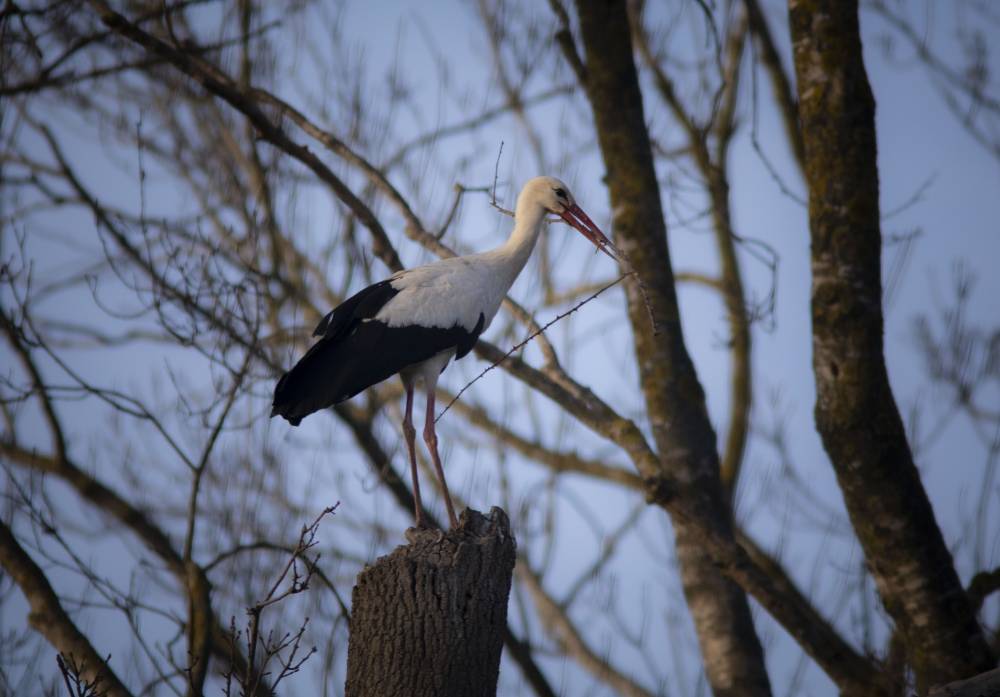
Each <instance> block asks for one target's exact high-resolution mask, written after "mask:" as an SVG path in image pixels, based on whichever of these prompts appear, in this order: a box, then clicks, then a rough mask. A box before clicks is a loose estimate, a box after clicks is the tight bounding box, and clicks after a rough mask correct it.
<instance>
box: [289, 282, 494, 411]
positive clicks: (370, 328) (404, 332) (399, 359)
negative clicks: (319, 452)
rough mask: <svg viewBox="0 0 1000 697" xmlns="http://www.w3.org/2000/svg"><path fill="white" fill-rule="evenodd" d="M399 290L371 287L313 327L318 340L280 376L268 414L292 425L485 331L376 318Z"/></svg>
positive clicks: (462, 347)
mask: <svg viewBox="0 0 1000 697" xmlns="http://www.w3.org/2000/svg"><path fill="white" fill-rule="evenodd" d="M396 293H398V291H397V290H396V289H395V288H393V287H392V286H391V285H390V282H389V281H382V282H381V283H376V284H375V285H373V286H369V287H368V288H365V289H364V290H362V291H360V292H359V293H357V294H356V295H354V296H352V297H351V298H349V299H348V300H346V301H345V302H344V303H343V304H341V305H339V306H338V307H337V308H336V309H334V310H333V311H332V312H330V313H329V314H328V315H327V316H326V317H324V318H323V320H322V321H321V322H320V323H319V325H318V326H317V327H316V331H315V332H313V335H314V336H319V337H320V339H319V341H317V342H316V343H315V344H313V346H312V348H310V349H309V351H307V352H306V354H305V355H304V356H303V357H302V359H301V360H300V361H299V362H298V363H296V364H295V367H293V368H292V369H291V370H289V371H288V372H287V373H285V374H284V375H283V376H282V378H281V379H280V380H279V381H278V384H277V386H276V387H275V390H274V403H273V407H272V410H271V416H276V415H281V416H283V417H284V418H285V419H287V420H288V422H289V423H291V424H292V425H293V426H298V424H299V422H300V421H302V419H303V418H304V417H306V416H308V415H309V414H312V413H313V412H315V411H318V410H320V409H324V408H326V407H329V406H332V405H334V404H339V403H340V402H343V401H345V400H347V399H350V398H351V397H353V396H354V395H356V394H358V393H359V392H361V391H362V390H364V389H365V388H367V387H370V386H372V385H374V384H376V383H378V382H381V381H382V380H385V379H386V378H388V377H390V376H392V375H395V374H396V373H398V372H399V371H400V370H402V369H403V368H405V367H406V366H408V365H413V364H414V363H419V362H421V361H424V360H427V359H428V358H430V357H432V356H434V355H436V354H438V353H440V352H441V351H445V350H447V349H450V348H454V349H455V355H456V356H457V357H458V358H461V357H462V356H464V355H466V354H467V353H468V352H469V351H470V350H471V349H472V347H473V346H474V345H475V343H476V339H477V338H478V336H479V333H480V332H482V330H483V325H484V323H485V317H484V316H483V315H482V314H480V317H479V322H478V323H477V324H476V327H475V328H474V329H473V331H472V332H470V331H468V330H466V329H464V328H462V327H461V326H458V325H456V326H454V327H451V328H450V329H441V328H436V327H421V326H418V325H411V326H396V327H390V326H389V325H387V324H386V323H385V322H382V321H379V320H376V319H374V317H375V315H377V314H378V312H379V310H381V309H382V307H383V306H385V304H386V303H388V302H389V301H390V300H391V299H392V298H393V297H394V296H395V295H396Z"/></svg>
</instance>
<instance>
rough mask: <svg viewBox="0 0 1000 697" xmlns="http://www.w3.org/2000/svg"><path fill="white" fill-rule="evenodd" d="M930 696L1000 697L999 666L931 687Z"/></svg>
mask: <svg viewBox="0 0 1000 697" xmlns="http://www.w3.org/2000/svg"><path fill="white" fill-rule="evenodd" d="M930 697H1000V668H997V669H996V670H991V671H989V672H988V673H982V674H980V675H977V676H975V677H973V678H969V679H968V680H959V681H957V682H951V683H948V684H947V685H938V686H936V687H932V688H931V693H930Z"/></svg>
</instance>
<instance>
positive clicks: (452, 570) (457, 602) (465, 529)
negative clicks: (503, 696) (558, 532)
mask: <svg viewBox="0 0 1000 697" xmlns="http://www.w3.org/2000/svg"><path fill="white" fill-rule="evenodd" d="M408 537H409V539H410V544H408V545H404V546H401V547H397V548H396V549H395V551H393V552H392V554H389V555H387V556H384V557H382V558H381V559H379V560H378V561H376V562H375V564H373V565H372V566H370V567H368V568H366V569H365V570H364V571H362V572H361V573H360V574H359V575H358V580H357V584H356V585H355V586H354V595H353V601H352V615H351V638H350V641H349V645H348V651H347V688H346V695H347V697H397V696H398V697H494V696H495V695H496V689H497V677H498V676H499V672H500V651H501V649H502V648H503V636H504V630H505V628H506V621H507V598H508V596H509V594H510V583H511V576H512V574H513V571H514V557H515V550H516V544H515V541H514V538H513V537H511V534H510V523H509V521H508V519H507V514H506V513H504V512H503V511H502V510H500V509H499V508H496V507H494V508H493V509H492V510H491V511H490V514H489V516H483V515H482V514H481V513H478V512H476V511H472V510H469V509H466V510H465V512H463V513H462V517H461V520H460V522H459V526H458V528H456V529H455V530H449V531H447V532H443V531H440V530H422V531H416V530H412V531H410V533H409V535H408Z"/></svg>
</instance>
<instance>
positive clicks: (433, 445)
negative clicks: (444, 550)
mask: <svg viewBox="0 0 1000 697" xmlns="http://www.w3.org/2000/svg"><path fill="white" fill-rule="evenodd" d="M424 442H425V443H427V449H428V450H430V451H431V459H433V460H434V469H436V470H437V476H438V481H440V482H441V491H442V492H444V504H445V506H447V507H448V519H449V520H450V521H451V527H453V528H457V527H458V516H456V515H455V507H454V506H452V504H451V494H449V493H448V484H447V482H445V480H444V468H443V467H441V457H440V456H439V455H438V439H437V433H435V431H434V390H433V388H431V389H429V390H428V391H427V419H426V420H425V421H424Z"/></svg>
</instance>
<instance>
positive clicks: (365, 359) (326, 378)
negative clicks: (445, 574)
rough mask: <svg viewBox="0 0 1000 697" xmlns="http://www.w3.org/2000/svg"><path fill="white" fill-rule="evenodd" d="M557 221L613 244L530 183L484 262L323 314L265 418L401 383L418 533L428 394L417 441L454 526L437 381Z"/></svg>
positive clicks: (397, 283) (552, 191) (561, 194)
mask: <svg viewBox="0 0 1000 697" xmlns="http://www.w3.org/2000/svg"><path fill="white" fill-rule="evenodd" d="M549 212H552V213H556V214H557V215H560V216H562V217H563V218H564V219H565V220H566V221H567V222H569V223H570V224H572V225H573V226H574V227H576V228H577V229H578V230H580V232H581V233H583V234H584V235H585V236H586V237H587V238H588V239H590V240H591V241H592V242H593V243H594V244H595V245H597V247H598V248H599V249H601V250H602V251H605V252H606V251H607V249H606V248H607V247H610V248H611V249H613V246H611V243H610V242H609V241H608V240H607V238H606V237H604V235H603V234H602V233H601V232H600V230H598V229H597V227H596V226H595V225H594V224H593V222H591V220H590V219H589V218H588V217H587V216H586V214H585V213H583V211H582V210H580V208H579V207H578V206H576V204H575V203H574V201H573V197H572V195H571V194H569V191H568V189H567V188H566V186H565V184H563V183H562V182H560V181H559V180H558V179H554V178H552V177H536V178H535V179H532V180H530V181H529V182H528V183H527V184H526V185H525V186H524V188H523V189H522V191H521V194H520V195H519V196H518V200H517V208H516V211H515V216H514V221H515V224H514V231H513V233H512V234H511V236H510V238H509V239H508V240H507V241H506V242H505V243H504V244H502V245H501V246H499V247H497V248H496V249H492V250H490V251H488V252H482V253H480V254H471V255H469V256H464V257H453V258H451V259H442V260H440V261H436V262H433V263H431V264H427V265H425V266H420V267H417V268H414V269H408V270H406V271H400V272H398V273H396V274H394V275H393V276H391V277H390V278H388V279H387V280H385V281H382V282H380V283H376V284H374V285H372V286H369V287H367V288H365V289H364V290H362V291H360V292H359V293H357V294H355V295H354V296H352V297H351V298H350V299H348V300H347V301H345V302H344V303H343V304H341V305H340V306H338V307H337V308H336V309H334V310H333V311H332V312H330V313H329V314H328V315H326V317H324V318H323V320H322V321H321V322H320V323H319V326H317V327H316V330H315V331H314V332H313V335H314V336H318V337H320V338H319V340H318V341H317V342H316V343H315V344H314V345H313V346H312V348H310V349H309V351H308V352H307V353H306V354H305V356H303V357H302V359H301V360H300V361H299V362H298V363H297V364H296V365H295V367H293V368H292V369H291V370H290V371H288V372H287V373H285V375H284V376H282V378H281V380H279V381H278V385H277V387H276V388H275V393H274V407H273V410H272V412H271V416H275V415H279V414H280V415H281V416H283V417H284V418H285V419H287V420H288V421H289V423H291V424H292V425H293V426H297V425H298V424H299V422H300V421H301V420H302V419H303V418H304V417H306V416H308V415H309V414H311V413H313V412H315V411H318V410H319V409H323V408H325V407H329V406H332V405H334V404H339V403H340V402H343V401H345V400H347V399H350V398H351V397H353V396H354V395H356V394H358V393H359V392H361V391H362V390H364V389H365V388H367V387H370V386H371V385H374V384H376V383H378V382H381V381H382V380H385V379H386V378H388V377H390V376H392V375H395V374H396V373H399V375H400V377H401V378H402V380H403V385H404V386H405V388H406V407H405V411H404V419H403V433H404V435H405V437H406V442H407V450H408V452H409V456H410V467H411V475H412V477H413V493H414V498H415V499H416V501H415V503H416V518H417V525H418V526H420V525H422V523H423V513H422V506H421V502H420V486H419V482H418V479H417V465H416V451H415V436H416V430H415V429H414V427H413V419H412V412H413V389H414V386H415V383H416V382H417V381H418V380H422V381H423V382H424V386H425V389H426V391H427V411H426V416H425V421H424V441H425V442H426V443H427V447H428V450H429V451H430V453H431V457H432V459H433V461H434V467H435V469H436V470H437V475H438V479H439V480H440V482H441V487H442V490H443V493H444V500H445V504H446V505H447V508H448V517H449V519H450V521H451V524H452V526H455V525H457V522H458V521H457V517H456V516H455V511H454V508H453V506H452V503H451V497H450V496H449V494H448V487H447V485H446V484H445V478H444V470H443V469H442V467H441V459H440V457H439V455H438V451H437V436H436V434H435V431H434V393H435V388H436V387H437V380H438V376H439V375H440V374H441V372H442V371H443V370H444V369H445V367H446V366H447V365H448V362H449V361H451V359H452V358H456V359H458V358H462V357H463V356H465V355H466V354H467V353H468V352H469V351H471V350H472V347H473V346H475V343H476V341H477V339H478V338H479V335H480V334H481V333H482V332H483V331H484V330H485V329H486V328H487V327H488V326H489V325H490V322H492V321H493V318H494V317H495V316H496V314H497V311H498V310H499V309H500V303H501V302H502V301H503V298H504V296H505V295H506V294H507V291H508V290H509V289H510V287H511V285H512V284H513V283H514V280H515V279H516V278H517V276H518V275H519V274H520V273H521V270H522V269H523V268H524V265H525V263H527V261H528V257H529V256H531V251H532V250H533V249H534V247H535V243H536V242H537V240H538V235H539V233H540V232H541V229H542V226H543V225H544V223H545V216H546V214H547V213H549Z"/></svg>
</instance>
